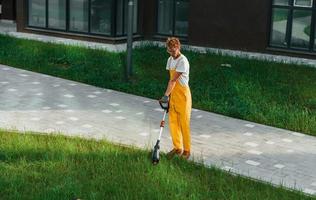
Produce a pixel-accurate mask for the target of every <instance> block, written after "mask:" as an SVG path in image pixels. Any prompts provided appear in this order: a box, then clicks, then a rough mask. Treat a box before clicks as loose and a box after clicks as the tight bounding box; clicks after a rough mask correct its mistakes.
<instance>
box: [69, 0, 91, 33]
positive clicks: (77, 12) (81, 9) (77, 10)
mask: <svg viewBox="0 0 316 200" xmlns="http://www.w3.org/2000/svg"><path fill="white" fill-rule="evenodd" d="M88 3H89V1H88V0H70V2H69V7H70V12H69V29H70V30H71V31H78V32H88V21H89V5H88Z"/></svg>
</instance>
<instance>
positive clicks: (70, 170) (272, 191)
mask: <svg viewBox="0 0 316 200" xmlns="http://www.w3.org/2000/svg"><path fill="white" fill-rule="evenodd" d="M0 197H1V198H0V199H1V200H11V199H24V200H27V199H32V200H37V199H38V200H39V199H41V200H42V199H45V200H53V199H55V200H63V199H67V200H69V199H74V198H80V199H220V200H223V199H229V200H234V199H240V200H247V199H269V200H274V199H275V200H280V199H282V200H287V199H293V200H298V199H313V198H312V197H309V196H305V195H304V194H302V193H300V192H297V191H289V190H286V189H284V188H282V187H273V186H271V185H269V184H264V183H260V182H256V181H253V180H250V179H246V178H243V177H240V176H234V175H231V174H229V173H227V172H224V171H221V170H218V169H215V168H206V167H204V166H202V165H198V164H194V163H193V162H187V161H185V160H181V159H177V158H176V159H173V160H171V161H168V160H166V159H165V155H162V160H161V162H160V164H159V165H157V166H153V165H152V164H151V160H150V153H149V152H148V151H144V150H139V149H136V148H132V147H131V148H128V147H123V146H118V145H113V144H111V143H109V142H107V141H94V140H85V139H80V138H68V137H65V136H53V135H49V136H47V135H37V134H31V133H27V134H19V133H13V132H6V131H0Z"/></svg>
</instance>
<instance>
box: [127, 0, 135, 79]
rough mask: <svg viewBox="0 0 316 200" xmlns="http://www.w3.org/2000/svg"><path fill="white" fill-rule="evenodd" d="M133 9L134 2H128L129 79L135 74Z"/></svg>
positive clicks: (130, 0)
mask: <svg viewBox="0 0 316 200" xmlns="http://www.w3.org/2000/svg"><path fill="white" fill-rule="evenodd" d="M133 7H134V0H128V23H127V48H126V49H127V62H126V64H127V65H126V66H127V69H126V75H127V78H128V77H129V76H131V75H132V74H133V64H132V51H133V21H134V20H133V10H134V9H133Z"/></svg>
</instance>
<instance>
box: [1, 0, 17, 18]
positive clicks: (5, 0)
mask: <svg viewBox="0 0 316 200" xmlns="http://www.w3.org/2000/svg"><path fill="white" fill-rule="evenodd" d="M15 3H16V2H15V0H0V19H2V20H15V17H16V4H15Z"/></svg>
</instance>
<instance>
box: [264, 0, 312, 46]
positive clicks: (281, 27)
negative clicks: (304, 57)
mask: <svg viewBox="0 0 316 200" xmlns="http://www.w3.org/2000/svg"><path fill="white" fill-rule="evenodd" d="M315 4H316V3H315V2H314V1H313V0H274V1H273V6H272V18H271V19H272V20H271V34H270V46H272V47H280V48H286V49H294V50H302V51H315V50H316V48H315V26H314V24H315V17H316V16H315V12H316V7H315Z"/></svg>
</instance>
